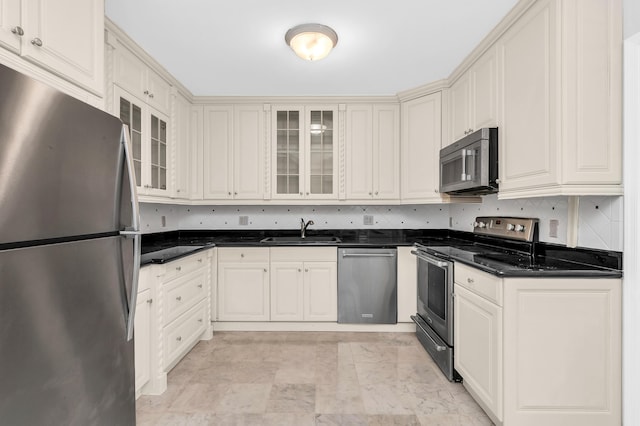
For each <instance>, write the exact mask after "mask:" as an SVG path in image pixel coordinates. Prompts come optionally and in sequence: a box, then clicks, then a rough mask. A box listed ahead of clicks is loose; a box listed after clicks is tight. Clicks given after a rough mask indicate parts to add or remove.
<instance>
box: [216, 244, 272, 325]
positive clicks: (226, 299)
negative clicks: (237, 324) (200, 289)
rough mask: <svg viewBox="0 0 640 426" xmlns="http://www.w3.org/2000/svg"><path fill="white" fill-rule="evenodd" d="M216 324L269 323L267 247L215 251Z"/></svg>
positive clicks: (226, 248)
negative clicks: (216, 271)
mask: <svg viewBox="0 0 640 426" xmlns="http://www.w3.org/2000/svg"><path fill="white" fill-rule="evenodd" d="M217 311H218V321H268V320H269V248H266V247H265V248H255V247H220V248H218V309H217Z"/></svg>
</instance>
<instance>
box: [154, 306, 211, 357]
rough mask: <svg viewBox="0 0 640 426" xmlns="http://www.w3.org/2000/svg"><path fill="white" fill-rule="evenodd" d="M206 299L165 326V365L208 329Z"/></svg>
mask: <svg viewBox="0 0 640 426" xmlns="http://www.w3.org/2000/svg"><path fill="white" fill-rule="evenodd" d="M205 302H206V301H204V300H203V301H202V302H200V303H198V304H197V305H196V306H194V307H193V308H191V309H189V310H188V311H187V312H185V313H184V314H183V315H181V316H180V317H178V318H177V319H176V320H175V321H173V322H172V323H171V324H169V325H168V326H166V327H165V328H164V359H165V362H164V367H165V368H167V367H168V366H170V365H171V364H172V363H173V362H174V361H175V360H176V358H177V357H179V356H180V354H182V352H184V350H185V349H186V348H187V347H189V345H191V344H192V343H193V342H195V341H196V339H198V337H199V336H200V335H201V334H202V333H203V332H204V331H205V329H206V326H207V324H206V316H207V305H206V303H205Z"/></svg>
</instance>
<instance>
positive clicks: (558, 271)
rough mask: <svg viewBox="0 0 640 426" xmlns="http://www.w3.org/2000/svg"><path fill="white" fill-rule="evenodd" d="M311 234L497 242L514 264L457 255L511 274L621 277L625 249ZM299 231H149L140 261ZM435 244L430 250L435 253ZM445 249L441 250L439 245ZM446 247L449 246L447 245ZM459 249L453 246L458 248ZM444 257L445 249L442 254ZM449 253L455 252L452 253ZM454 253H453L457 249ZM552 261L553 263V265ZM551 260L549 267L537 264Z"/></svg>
mask: <svg viewBox="0 0 640 426" xmlns="http://www.w3.org/2000/svg"><path fill="white" fill-rule="evenodd" d="M307 235H308V236H309V237H312V236H335V237H338V238H339V239H340V242H323V243H322V244H317V243H316V244H309V245H310V246H313V247H318V246H320V247H325V246H329V247H343V248H345V247H381V248H382V247H399V246H411V245H414V244H420V245H422V246H428V247H438V246H441V247H443V248H444V246H450V247H463V246H467V247H468V246H469V245H476V246H480V247H482V246H486V245H488V246H491V245H498V247H500V250H499V251H500V252H501V253H502V255H503V256H505V255H506V256H508V257H509V260H510V262H511V265H507V264H506V263H504V262H502V263H501V262H500V261H496V259H484V260H481V261H479V262H477V261H475V260H471V261H470V260H469V259H468V255H461V256H458V257H456V256H455V255H451V256H450V258H451V259H452V260H454V261H456V260H457V261H460V262H461V263H465V264H468V265H471V266H474V267H476V268H478V269H481V270H484V271H486V272H489V273H493V274H494V275H498V276H504V277H507V276H510V277H516V276H518V277H532V276H540V277H542V276H544V277H553V276H555V277H571V276H574V277H585V276H592V277H594V278H597V277H600V278H602V277H621V276H622V253H620V252H615V251H605V250H594V249H583V248H567V247H565V246H561V245H555V244H548V243H521V242H515V241H513V242H512V241H505V240H504V239H499V240H496V239H494V238H492V237H486V236H482V235H476V234H473V233H471V232H462V231H454V230H448V229H346V230H311V231H309V232H308V233H307ZM296 236H300V231H298V230H217V231H196V230H188V231H171V232H163V233H156V234H145V235H143V237H142V259H141V262H140V264H141V265H145V264H148V263H164V262H169V261H172V260H175V259H178V258H181V257H184V256H188V255H190V254H193V253H195V252H197V251H199V250H205V249H207V248H211V247H214V246H215V247H282V246H299V245H300V244H299V243H298V244H283V243H276V244H271V243H264V242H261V240H263V239H265V238H268V237H296ZM437 251H438V250H437V249H436V250H435V251H432V254H437ZM441 251H442V250H441ZM444 251H446V249H445V250H444ZM454 251H455V250H454ZM440 254H441V256H446V254H442V253H440ZM450 254H451V253H450ZM454 254H455V253H454ZM517 258H526V259H527V261H528V262H529V265H526V264H525V263H526V262H524V261H522V260H521V262H520V264H519V266H517V267H514V266H513V265H514V259H517ZM523 262H524V263H523ZM552 264H553V265H552ZM539 265H547V266H548V267H546V269H545V268H536V266H539Z"/></svg>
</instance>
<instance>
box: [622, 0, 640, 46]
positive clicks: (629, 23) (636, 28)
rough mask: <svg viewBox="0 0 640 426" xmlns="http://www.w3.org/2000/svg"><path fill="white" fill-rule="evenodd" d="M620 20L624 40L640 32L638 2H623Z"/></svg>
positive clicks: (639, 3) (639, 4) (632, 0)
mask: <svg viewBox="0 0 640 426" xmlns="http://www.w3.org/2000/svg"><path fill="white" fill-rule="evenodd" d="M622 18H623V28H624V30H623V31H624V38H625V39H626V38H629V37H631V36H632V35H634V34H636V33H638V32H640V1H638V0H623V1H622Z"/></svg>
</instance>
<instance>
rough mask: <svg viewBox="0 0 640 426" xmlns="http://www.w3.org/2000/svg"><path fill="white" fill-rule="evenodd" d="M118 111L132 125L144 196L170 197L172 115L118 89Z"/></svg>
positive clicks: (135, 162)
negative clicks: (169, 115)
mask: <svg viewBox="0 0 640 426" xmlns="http://www.w3.org/2000/svg"><path fill="white" fill-rule="evenodd" d="M114 95H115V96H114V101H115V105H114V108H115V111H116V112H117V114H118V117H120V119H121V120H122V122H123V123H124V124H126V125H128V126H129V136H130V140H131V147H132V151H131V152H132V156H133V167H134V171H135V175H136V183H137V186H138V193H139V194H140V195H150V196H161V197H168V196H169V195H170V192H169V179H170V176H169V173H170V168H169V163H170V156H169V155H170V146H171V143H170V141H169V135H170V132H169V124H168V123H169V118H168V117H167V116H166V115H164V114H162V113H161V112H159V111H156V110H155V109H153V108H151V107H150V106H149V105H147V104H146V103H144V102H142V101H141V100H140V99H138V98H136V97H135V96H133V95H131V94H130V93H127V92H126V91H125V90H122V89H120V88H116V89H115V90H114Z"/></svg>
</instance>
